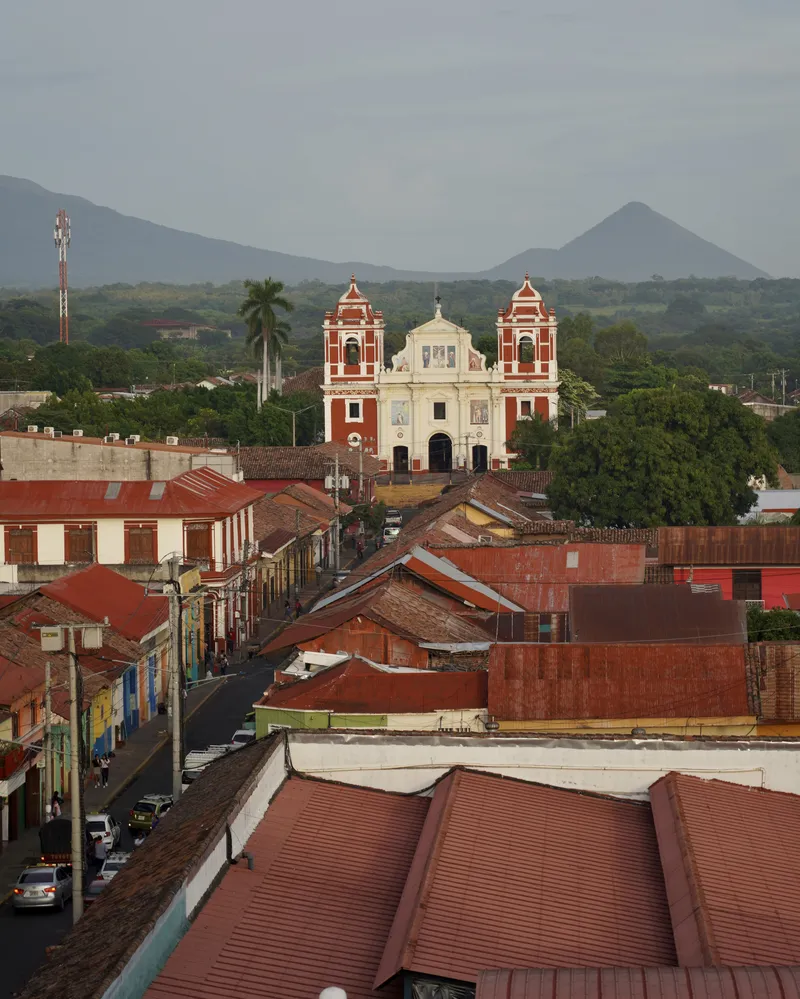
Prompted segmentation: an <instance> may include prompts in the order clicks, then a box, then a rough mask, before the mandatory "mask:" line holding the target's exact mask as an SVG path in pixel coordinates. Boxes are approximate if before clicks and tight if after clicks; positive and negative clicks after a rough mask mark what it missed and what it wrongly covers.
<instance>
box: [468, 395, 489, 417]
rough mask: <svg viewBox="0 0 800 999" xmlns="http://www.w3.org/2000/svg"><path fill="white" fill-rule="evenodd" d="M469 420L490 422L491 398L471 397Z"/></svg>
mask: <svg viewBox="0 0 800 999" xmlns="http://www.w3.org/2000/svg"><path fill="white" fill-rule="evenodd" d="M469 422H470V423H488V422H489V400H488V399H470V403H469Z"/></svg>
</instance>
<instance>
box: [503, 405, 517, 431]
mask: <svg viewBox="0 0 800 999" xmlns="http://www.w3.org/2000/svg"><path fill="white" fill-rule="evenodd" d="M516 425H517V398H516V396H513V395H507V396H506V437H505V439H506V440H507V441H508V440H511V435H512V434H513V433H514V428H515V427H516Z"/></svg>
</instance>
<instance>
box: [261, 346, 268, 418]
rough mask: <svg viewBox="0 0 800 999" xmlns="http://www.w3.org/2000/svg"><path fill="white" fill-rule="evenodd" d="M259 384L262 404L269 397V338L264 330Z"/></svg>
mask: <svg viewBox="0 0 800 999" xmlns="http://www.w3.org/2000/svg"><path fill="white" fill-rule="evenodd" d="M261 385H262V389H261V391H262V404H263V403H265V402H266V401H267V399H268V398H269V340H268V339H267V333H266V331H265V332H264V338H263V350H262V352H261Z"/></svg>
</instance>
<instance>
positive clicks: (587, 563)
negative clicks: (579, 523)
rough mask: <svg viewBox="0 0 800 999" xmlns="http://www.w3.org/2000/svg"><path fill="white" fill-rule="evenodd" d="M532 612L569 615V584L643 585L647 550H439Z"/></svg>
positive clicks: (599, 547) (551, 547)
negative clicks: (645, 552)
mask: <svg viewBox="0 0 800 999" xmlns="http://www.w3.org/2000/svg"><path fill="white" fill-rule="evenodd" d="M436 554H437V555H443V556H445V557H446V558H448V559H449V560H450V561H451V562H454V563H455V564H456V565H457V566H458V567H459V568H461V569H463V570H464V571H465V572H468V573H469V574H470V575H471V576H474V577H475V578H476V579H479V580H480V581H481V582H482V583H486V585H487V586H491V587H492V588H493V589H496V590H498V591H499V592H500V593H502V594H503V596H504V597H508V598H509V600H513V601H514V602H515V603H518V604H520V605H521V606H522V607H524V608H525V609H526V610H529V611H540V612H542V613H547V612H550V613H554V612H558V611H561V612H566V611H568V610H569V584H573V583H643V582H644V545H603V544H567V545H519V546H518V547H515V548H496V547H493V546H482V547H474V548H451V549H448V550H447V551H440V552H439V551H437V552H436Z"/></svg>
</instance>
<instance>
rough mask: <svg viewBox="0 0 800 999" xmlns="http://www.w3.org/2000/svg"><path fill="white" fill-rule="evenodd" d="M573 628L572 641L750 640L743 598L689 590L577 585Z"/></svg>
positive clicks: (720, 642) (573, 591)
mask: <svg viewBox="0 0 800 999" xmlns="http://www.w3.org/2000/svg"><path fill="white" fill-rule="evenodd" d="M569 627H570V636H571V638H572V641H574V642H583V643H587V642H604V643H607V644H612V643H614V642H651V643H652V642H684V643H688V644H696V643H702V644H717V645H737V644H739V643H744V642H746V641H747V609H746V605H745V603H744V601H743V600H723V599H722V597H721V595H720V594H719V593H693V592H692V590H691V588H690V587H689V586H685V585H684V586H681V585H669V584H665V585H653V586H573V587H571V589H570V595H569Z"/></svg>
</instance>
